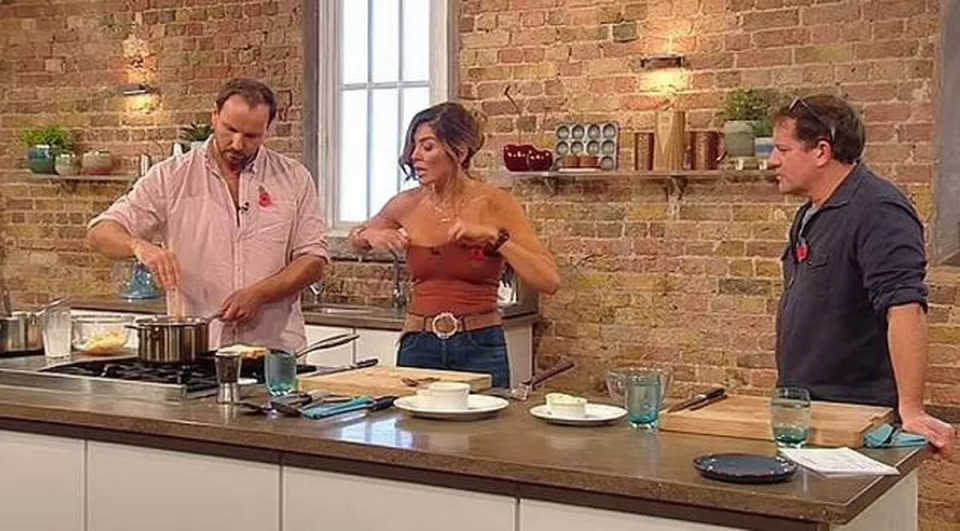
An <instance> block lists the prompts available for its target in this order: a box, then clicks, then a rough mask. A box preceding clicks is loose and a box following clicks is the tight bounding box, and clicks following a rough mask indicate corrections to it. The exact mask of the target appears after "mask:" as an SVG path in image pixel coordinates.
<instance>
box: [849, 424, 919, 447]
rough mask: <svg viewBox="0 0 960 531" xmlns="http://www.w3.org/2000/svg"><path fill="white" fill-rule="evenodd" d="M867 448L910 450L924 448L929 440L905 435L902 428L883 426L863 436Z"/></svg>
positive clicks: (889, 425) (910, 434)
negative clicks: (911, 448) (918, 447)
mask: <svg viewBox="0 0 960 531" xmlns="http://www.w3.org/2000/svg"><path fill="white" fill-rule="evenodd" d="M863 443H864V445H866V447H867V448H910V447H914V446H923V445H925V444H927V440H926V439H925V438H924V437H923V436H922V435H914V434H912V433H905V432H903V431H902V429H901V428H900V426H894V425H892V424H882V425H880V426H877V427H876V428H874V429H873V430H872V431H869V432H867V434H866V435H864V436H863Z"/></svg>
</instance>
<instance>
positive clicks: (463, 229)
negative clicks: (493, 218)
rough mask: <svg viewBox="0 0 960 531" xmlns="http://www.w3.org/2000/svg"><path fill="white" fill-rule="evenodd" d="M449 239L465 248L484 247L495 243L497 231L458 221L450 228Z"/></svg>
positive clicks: (486, 226)
mask: <svg viewBox="0 0 960 531" xmlns="http://www.w3.org/2000/svg"><path fill="white" fill-rule="evenodd" d="M450 239H451V240H453V241H455V242H457V243H459V244H460V245H464V246H467V247H485V246H487V245H491V244H493V242H495V241H497V229H496V228H495V227H491V226H489V225H481V224H479V223H470V222H466V221H463V220H461V219H458V220H457V221H456V222H455V223H454V224H453V226H452V227H450Z"/></svg>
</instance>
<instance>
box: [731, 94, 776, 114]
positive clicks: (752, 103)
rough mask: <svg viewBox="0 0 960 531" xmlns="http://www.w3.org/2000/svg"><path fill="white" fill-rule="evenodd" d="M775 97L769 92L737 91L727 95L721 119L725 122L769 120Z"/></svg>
mask: <svg viewBox="0 0 960 531" xmlns="http://www.w3.org/2000/svg"><path fill="white" fill-rule="evenodd" d="M774 100H775V96H774V95H773V93H772V92H771V91H768V90H759V89H737V90H734V91H733V92H730V93H729V94H727V99H726V101H725V102H724V104H723V119H724V120H727V121H733V120H744V121H751V122H753V121H763V120H769V118H770V111H771V107H772V106H773V103H774Z"/></svg>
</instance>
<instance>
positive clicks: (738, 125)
mask: <svg viewBox="0 0 960 531" xmlns="http://www.w3.org/2000/svg"><path fill="white" fill-rule="evenodd" d="M754 123H756V122H751V121H746V120H733V121H729V122H726V123H724V124H723V143H724V145H725V146H726V149H727V157H731V158H736V157H752V156H753V138H754V134H753V124H754Z"/></svg>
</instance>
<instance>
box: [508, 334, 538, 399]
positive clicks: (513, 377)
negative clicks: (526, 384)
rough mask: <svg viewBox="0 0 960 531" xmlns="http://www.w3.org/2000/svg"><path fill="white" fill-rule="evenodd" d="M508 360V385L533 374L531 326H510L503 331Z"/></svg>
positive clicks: (514, 384)
mask: <svg viewBox="0 0 960 531" xmlns="http://www.w3.org/2000/svg"><path fill="white" fill-rule="evenodd" d="M504 336H506V340H507V358H508V359H509V362H510V387H516V386H517V385H519V384H520V382H522V381H524V380H528V379H529V378H530V377H531V376H533V326H532V325H524V326H511V327H510V328H507V329H506V332H505V333H504Z"/></svg>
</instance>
